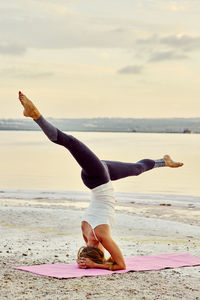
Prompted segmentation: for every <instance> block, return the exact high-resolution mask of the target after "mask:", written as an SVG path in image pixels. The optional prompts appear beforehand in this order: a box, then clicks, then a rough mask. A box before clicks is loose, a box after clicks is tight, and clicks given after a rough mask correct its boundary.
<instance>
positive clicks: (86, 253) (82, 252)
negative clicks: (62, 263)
mask: <svg viewBox="0 0 200 300" xmlns="http://www.w3.org/2000/svg"><path fill="white" fill-rule="evenodd" d="M81 258H89V259H90V260H92V261H93V262H95V263H97V264H104V263H105V262H106V263H111V264H113V259H112V258H111V257H110V258H109V259H106V258H105V255H104V252H103V251H102V250H101V249H99V248H96V247H91V246H83V247H81V248H80V249H79V250H78V255H77V259H78V260H79V259H81Z"/></svg>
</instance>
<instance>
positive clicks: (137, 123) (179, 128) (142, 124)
mask: <svg viewBox="0 0 200 300" xmlns="http://www.w3.org/2000/svg"><path fill="white" fill-rule="evenodd" d="M47 120H48V121H49V122H51V123H52V124H53V125H54V126H55V127H57V128H59V129H60V130H62V131H73V132H75V131H79V132H130V133H137V132H139V133H187V134H191V133H200V118H187V119H186V118H168V119H162V118H161V119H136V118H83V119H64V118H63V119H57V118H47ZM0 130H21V131H38V130H40V128H39V127H38V125H37V124H36V123H35V122H33V121H32V120H31V119H26V118H24V119H0Z"/></svg>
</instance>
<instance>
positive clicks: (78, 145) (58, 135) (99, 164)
mask: <svg viewBox="0 0 200 300" xmlns="http://www.w3.org/2000/svg"><path fill="white" fill-rule="evenodd" d="M35 122H36V123H37V124H38V125H39V126H40V128H41V129H42V130H43V132H44V133H45V134H46V136H47V137H48V138H49V139H50V140H51V141H52V142H54V143H56V144H59V145H61V146H64V147H65V148H67V150H69V151H70V153H71V154H72V156H73V157H74V158H75V160H76V161H77V162H78V164H79V165H80V167H81V168H82V171H81V177H82V180H83V182H84V184H85V185H86V186H87V187H88V188H89V189H93V188H95V187H97V186H99V185H102V184H104V183H107V182H108V181H109V180H118V179H121V178H125V177H128V176H137V175H139V174H141V173H143V172H146V171H148V170H151V169H152V168H154V165H155V160H151V159H143V160H140V161H138V162H137V163H125V162H119V161H108V160H100V159H99V158H98V157H97V156H96V155H95V154H94V153H93V152H92V151H91V150H90V149H89V148H88V147H87V146H86V145H85V144H83V143H82V142H81V141H79V140H78V139H76V138H75V137H73V136H72V135H68V134H66V133H64V132H62V131H60V130H59V129H57V128H56V127H54V126H53V125H52V124H51V123H49V122H48V121H47V120H46V119H45V118H44V117H43V116H40V118H39V119H37V120H35Z"/></svg>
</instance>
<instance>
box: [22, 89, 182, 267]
mask: <svg viewBox="0 0 200 300" xmlns="http://www.w3.org/2000/svg"><path fill="white" fill-rule="evenodd" d="M19 100H20V102H21V104H22V105H23V107H24V116H26V117H31V118H33V120H34V121H35V122H36V123H37V124H38V125H39V126H40V128H41V129H42V130H43V132H44V133H45V134H46V136H47V137H48V138H49V140H50V141H52V142H54V143H56V144H59V145H62V146H64V147H65V148H67V149H68V150H69V151H70V153H71V154H72V156H73V157H74V158H75V160H76V161H77V163H78V164H79V165H80V167H81V168H82V172H81V177H82V180H83V182H84V184H85V185H86V186H87V187H88V188H89V189H90V190H91V194H92V198H91V202H90V205H89V208H88V210H87V211H86V213H85V216H84V218H83V221H82V224H81V230H82V234H83V238H84V240H85V243H86V246H85V247H81V248H80V249H79V252H78V259H77V263H78V265H79V267H80V268H101V269H108V270H121V269H125V268H126V265H125V262H124V258H123V255H122V252H121V250H120V249H119V247H118V246H117V244H116V243H115V242H114V241H113V239H112V237H111V231H110V227H112V226H113V224H114V219H115V207H114V206H115V198H114V192H113V187H112V183H111V181H113V180H118V179H120V178H125V177H128V176H136V175H139V174H141V173H143V172H146V171H148V170H151V169H153V168H155V167H164V166H166V167H171V168H177V167H181V166H182V165H183V164H182V163H179V162H174V161H173V160H172V159H171V158H170V156H168V155H165V156H164V157H163V159H158V160H151V159H143V160H140V161H138V162H137V163H123V162H117V161H106V160H100V159H99V158H98V157H97V156H96V155H95V154H94V153H93V152H92V151H91V150H90V149H89V148H88V147H87V146H86V145H84V144H83V143H82V142H80V141H79V140H78V139H76V138H75V137H73V136H71V135H68V134H65V133H64V132H62V131H60V130H59V129H57V128H55V127H54V126H53V125H52V124H50V123H49V122H48V121H47V120H46V119H45V118H44V117H43V116H42V115H41V114H40V112H39V111H38V109H37V108H36V107H35V105H34V104H33V103H32V102H31V101H30V100H29V99H28V98H27V97H26V96H25V95H24V94H22V93H21V92H19ZM104 249H106V250H107V251H108V252H109V253H110V259H108V260H106V259H105V257H104Z"/></svg>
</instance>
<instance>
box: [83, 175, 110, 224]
mask: <svg viewBox="0 0 200 300" xmlns="http://www.w3.org/2000/svg"><path fill="white" fill-rule="evenodd" d="M91 192H92V197H91V201H90V204H89V207H88V209H87V210H86V212H85V215H84V217H83V221H86V222H88V223H89V224H90V225H91V227H92V228H95V227H97V226H98V225H102V224H108V225H110V226H111V227H112V226H113V225H114V223H115V196H114V190H113V186H112V183H111V181H109V182H107V183H105V184H102V185H100V186H97V187H96V188H94V189H92V190H91Z"/></svg>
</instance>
